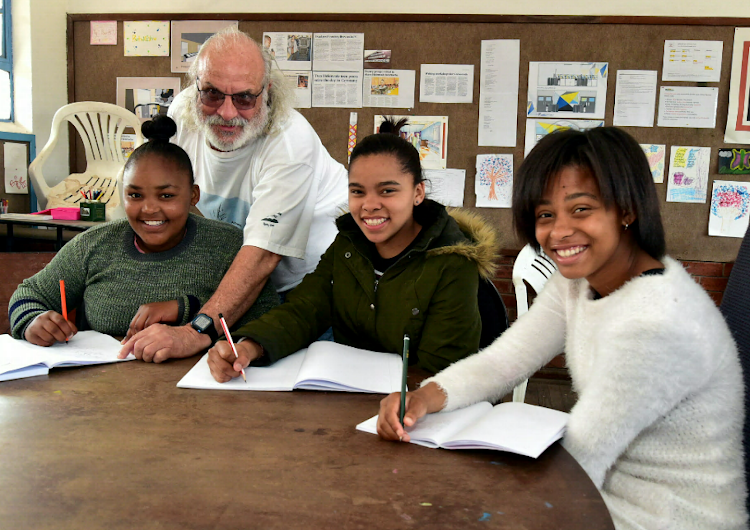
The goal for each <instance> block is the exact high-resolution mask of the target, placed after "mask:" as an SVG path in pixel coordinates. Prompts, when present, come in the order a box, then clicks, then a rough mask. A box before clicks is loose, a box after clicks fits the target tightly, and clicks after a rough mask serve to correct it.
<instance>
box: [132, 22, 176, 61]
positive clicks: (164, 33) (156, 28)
mask: <svg viewBox="0 0 750 530" xmlns="http://www.w3.org/2000/svg"><path fill="white" fill-rule="evenodd" d="M122 28H123V29H122V38H123V41H124V42H125V57H141V56H148V57H160V56H167V55H169V21H168V20H143V21H132V22H123V23H122Z"/></svg>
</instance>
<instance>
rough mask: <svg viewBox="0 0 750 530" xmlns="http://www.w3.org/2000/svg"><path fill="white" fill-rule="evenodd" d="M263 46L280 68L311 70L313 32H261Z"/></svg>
mask: <svg viewBox="0 0 750 530" xmlns="http://www.w3.org/2000/svg"><path fill="white" fill-rule="evenodd" d="M263 47H264V48H266V49H267V50H268V51H269V53H270V54H271V56H272V57H273V58H274V59H276V65H277V66H278V67H279V68H280V69H281V70H311V69H312V49H313V34H312V33H305V32H302V31H272V32H265V33H263Z"/></svg>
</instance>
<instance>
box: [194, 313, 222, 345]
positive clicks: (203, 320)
mask: <svg viewBox="0 0 750 530" xmlns="http://www.w3.org/2000/svg"><path fill="white" fill-rule="evenodd" d="M190 325H191V326H193V329H194V330H195V331H197V332H198V333H202V334H204V335H207V336H208V338H209V339H211V344H214V343H215V342H216V341H217V340H219V334H218V333H217V332H216V328H215V327H214V319H213V318H211V317H210V316H208V315H207V314H205V313H198V314H197V315H195V318H194V319H193V321H192V322H191V323H190Z"/></svg>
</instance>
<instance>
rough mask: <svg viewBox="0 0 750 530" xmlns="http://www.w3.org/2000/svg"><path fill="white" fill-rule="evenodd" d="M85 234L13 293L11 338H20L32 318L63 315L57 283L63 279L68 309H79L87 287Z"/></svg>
mask: <svg viewBox="0 0 750 530" xmlns="http://www.w3.org/2000/svg"><path fill="white" fill-rule="evenodd" d="M87 240H88V237H87V234H85V233H84V234H81V235H79V236H77V237H75V238H74V239H73V240H72V241H70V242H69V243H68V244H67V245H65V246H63V247H62V248H61V249H60V251H59V252H58V253H57V254H56V255H55V257H54V258H52V261H50V262H49V263H48V264H47V266H46V267H44V269H42V270H41V271H39V272H38V273H36V274H35V275H34V276H32V277H31V278H27V279H25V280H24V281H23V282H22V283H21V284H20V285H19V286H18V288H17V289H16V292H15V293H13V296H11V298H10V303H9V307H8V320H9V321H10V325H11V334H12V335H13V338H14V339H23V338H25V337H24V335H25V333H26V328H27V327H28V325H29V324H30V323H31V321H32V320H34V318H36V317H37V316H38V315H40V314H42V313H44V312H46V311H50V310H52V311H56V312H58V313H61V312H62V303H61V300H60V280H65V299H66V304H67V308H68V310H72V309H75V308H76V307H78V306H79V305H80V303H81V301H82V300H83V292H84V290H85V286H86V259H85V254H86V253H85V247H86V244H85V242H86V241H87Z"/></svg>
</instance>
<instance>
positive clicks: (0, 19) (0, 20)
mask: <svg viewBox="0 0 750 530" xmlns="http://www.w3.org/2000/svg"><path fill="white" fill-rule="evenodd" d="M2 1H3V0H0V2H2ZM4 29H5V13H0V57H5V46H4V43H5V36H4V34H3V30H4Z"/></svg>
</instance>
